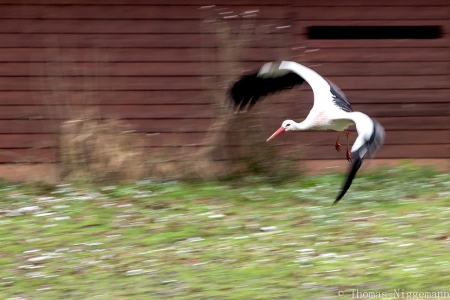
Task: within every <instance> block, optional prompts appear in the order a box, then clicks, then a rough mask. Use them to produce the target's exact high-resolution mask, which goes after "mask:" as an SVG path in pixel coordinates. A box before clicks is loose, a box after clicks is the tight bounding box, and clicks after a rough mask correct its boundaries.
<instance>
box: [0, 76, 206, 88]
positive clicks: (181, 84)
mask: <svg viewBox="0 0 450 300" xmlns="http://www.w3.org/2000/svg"><path fill="white" fill-rule="evenodd" d="M201 88H202V84H201V79H200V78H199V77H90V78H89V77H66V78H61V77H50V78H49V77H46V78H45V80H44V78H43V77H29V78H27V77H0V91H5V90H6V91H26V90H37V91H39V90H56V89H61V90H69V91H70V90H82V91H96V90H104V91H108V90H200V89H201Z"/></svg>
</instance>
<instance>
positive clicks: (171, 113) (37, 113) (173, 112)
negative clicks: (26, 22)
mask: <svg viewBox="0 0 450 300" xmlns="http://www.w3.org/2000/svg"><path fill="white" fill-rule="evenodd" d="M259 107H260V108H262V109H263V111H262V113H263V114H262V116H263V117H265V118H270V117H277V116H279V117H282V116H283V115H286V116H290V117H291V118H295V117H302V116H306V115H307V114H308V113H309V111H310V109H311V107H312V104H306V105H295V104H294V105H292V104H291V103H276V102H275V103H270V104H269V105H265V104H261V105H260V106H259ZM93 108H94V109H95V111H97V112H98V118H107V117H118V118H125V119H145V118H149V119H165V118H169V119H174V118H178V119H180V118H212V117H213V111H212V106H211V105H209V104H205V105H195V104H189V105H160V104H152V105H101V106H86V105H61V106H48V105H47V106H46V105H43V106H2V107H1V110H0V119H8V120H14V119H22V120H29V119H67V118H78V117H79V116H82V115H85V114H86V112H87V111H91V110H92V109H93ZM353 109H354V110H355V111H362V112H364V113H366V114H368V115H370V116H372V117H396V116H398V117H400V116H449V115H450V105H449V103H439V102H438V103H407V104H402V103H397V104H390V103H389V104H387V103H384V104H376V105H375V104H372V103H371V104H354V105H353ZM282 112H284V113H282ZM249 117H252V115H249Z"/></svg>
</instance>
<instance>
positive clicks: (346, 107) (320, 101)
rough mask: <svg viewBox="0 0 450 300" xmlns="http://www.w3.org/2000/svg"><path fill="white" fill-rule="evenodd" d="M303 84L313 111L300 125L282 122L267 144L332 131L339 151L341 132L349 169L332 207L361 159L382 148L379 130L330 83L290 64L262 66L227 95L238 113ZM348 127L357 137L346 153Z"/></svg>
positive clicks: (341, 195)
mask: <svg viewBox="0 0 450 300" xmlns="http://www.w3.org/2000/svg"><path fill="white" fill-rule="evenodd" d="M304 81H306V82H308V84H309V85H310V86H311V88H312V90H313V93H314V105H313V108H312V109H311V111H310V112H309V114H308V116H307V117H306V119H305V120H303V121H302V122H300V123H297V122H295V121H293V120H286V121H284V122H283V123H282V125H281V127H280V128H279V129H278V130H277V131H275V133H274V134H272V136H270V137H269V138H268V139H267V141H269V140H271V139H273V138H274V137H276V136H277V135H279V134H280V133H283V132H285V131H299V130H308V129H315V130H328V129H332V130H335V131H337V132H338V138H337V139H336V143H335V147H336V150H338V151H339V150H340V145H339V143H338V139H339V132H340V131H345V133H346V136H347V153H346V155H347V159H348V161H350V162H352V165H351V167H350V170H349V173H348V176H347V179H346V181H345V182H344V185H343V186H342V190H341V192H340V193H339V195H338V196H337V198H336V200H335V201H334V203H333V205H334V204H336V203H338V202H339V200H341V198H342V197H343V196H344V195H345V193H346V192H347V190H348V189H349V187H350V185H351V184H352V181H353V178H354V177H355V175H356V172H357V171H358V170H359V168H360V167H361V163H362V161H363V159H364V158H365V157H372V156H373V155H374V153H375V152H376V151H377V150H378V149H379V148H380V147H381V145H382V144H383V142H384V137H385V133H384V128H383V126H381V124H380V123H378V122H377V121H375V120H373V119H372V118H370V117H369V116H367V115H366V114H364V113H362V112H356V111H353V109H352V107H351V106H350V103H349V102H348V100H347V98H346V96H345V95H344V93H342V91H341V90H340V89H339V88H338V87H337V86H336V85H334V84H333V83H332V82H331V81H329V80H327V79H325V78H324V77H322V76H320V75H319V74H318V73H316V72H315V71H313V70H311V69H309V68H307V67H305V66H303V65H301V64H298V63H296V62H292V61H282V62H271V63H266V64H264V65H263V66H262V67H261V69H259V70H258V71H257V72H253V73H251V74H247V75H244V76H242V77H241V78H240V79H239V80H237V81H236V82H235V83H234V84H233V85H232V86H231V88H230V90H229V95H230V98H231V99H232V100H233V101H234V106H235V107H237V110H238V111H241V110H244V109H246V108H247V107H248V109H250V108H251V107H252V106H253V105H254V104H255V103H256V102H257V101H258V100H259V99H260V98H261V97H263V96H266V95H268V94H270V93H273V92H276V91H281V90H283V89H286V88H293V87H294V86H296V85H300V84H302V83H303V82H304ZM351 125H356V130H357V132H358V137H357V138H356V141H355V143H354V144H353V146H352V149H351V153H350V151H349V145H348V131H347V130H346V129H347V127H349V126H351Z"/></svg>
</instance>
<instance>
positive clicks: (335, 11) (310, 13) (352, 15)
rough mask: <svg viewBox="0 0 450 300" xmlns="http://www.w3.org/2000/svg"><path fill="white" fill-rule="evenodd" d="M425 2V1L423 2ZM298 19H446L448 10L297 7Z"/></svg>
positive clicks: (440, 8) (414, 7)
mask: <svg viewBox="0 0 450 300" xmlns="http://www.w3.org/2000/svg"><path fill="white" fill-rule="evenodd" d="M424 4H425V3H424ZM296 19H298V20H303V21H305V20H446V19H448V11H447V10H446V9H443V8H442V6H423V7H417V6H412V5H411V6H402V7H394V8H393V7H388V6H378V5H374V6H371V7H362V6H360V7H352V8H351V9H349V8H348V7H345V6H341V7H333V8H332V9H331V8H330V9H324V8H323V7H305V6H302V7H301V8H300V7H299V8H298V9H297V10H296Z"/></svg>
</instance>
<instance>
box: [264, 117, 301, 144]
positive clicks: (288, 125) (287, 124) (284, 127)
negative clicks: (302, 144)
mask: <svg viewBox="0 0 450 300" xmlns="http://www.w3.org/2000/svg"><path fill="white" fill-rule="evenodd" d="M295 124H296V123H295V122H294V121H292V120H286V121H284V122H283V123H282V124H281V127H280V128H278V130H277V131H275V132H274V134H272V135H271V136H270V137H269V138H268V139H267V142H268V141H270V140H271V139H273V138H274V137H276V136H277V135H279V134H281V133H283V132H285V131H291V130H295Z"/></svg>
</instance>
